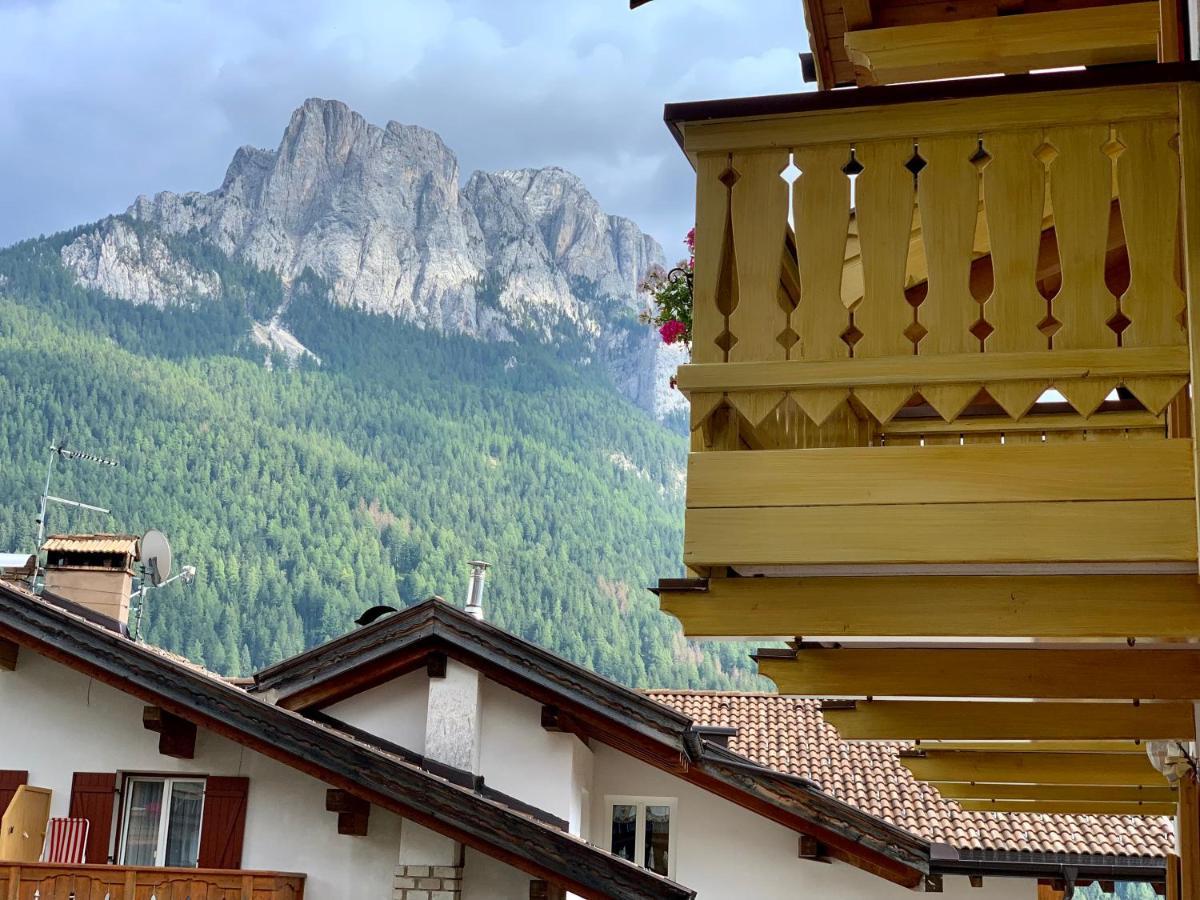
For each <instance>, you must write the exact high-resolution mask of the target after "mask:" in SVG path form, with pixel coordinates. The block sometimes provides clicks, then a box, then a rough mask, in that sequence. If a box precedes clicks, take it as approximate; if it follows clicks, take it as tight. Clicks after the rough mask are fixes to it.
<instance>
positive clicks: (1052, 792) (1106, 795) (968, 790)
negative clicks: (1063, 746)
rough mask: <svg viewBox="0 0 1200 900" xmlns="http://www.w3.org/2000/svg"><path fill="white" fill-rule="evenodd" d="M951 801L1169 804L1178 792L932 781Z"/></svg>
mask: <svg viewBox="0 0 1200 900" xmlns="http://www.w3.org/2000/svg"><path fill="white" fill-rule="evenodd" d="M930 785H931V786H932V787H933V788H935V789H936V790H937V792H938V793H939V794H941V795H942V796H943V797H945V798H946V799H948V800H1026V801H1031V800H1038V801H1048V802H1059V803H1069V802H1080V801H1082V802H1092V803H1094V802H1100V801H1107V802H1114V803H1170V804H1172V805H1174V804H1175V802H1176V801H1177V799H1178V792H1177V791H1174V790H1172V789H1171V788H1169V787H1140V786H1138V785H1130V786H1120V785H1095V784H1088V785H1083V784H1002V783H996V782H978V781H976V782H962V781H932V782H930Z"/></svg>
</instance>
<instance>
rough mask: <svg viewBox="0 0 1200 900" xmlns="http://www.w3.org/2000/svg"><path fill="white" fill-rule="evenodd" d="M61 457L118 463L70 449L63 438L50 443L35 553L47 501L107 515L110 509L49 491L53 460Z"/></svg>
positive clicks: (39, 544)
mask: <svg viewBox="0 0 1200 900" xmlns="http://www.w3.org/2000/svg"><path fill="white" fill-rule="evenodd" d="M60 457H61V458H62V459H77V460H83V461H84V462H91V463H96V464H97V465H101V466H109V467H112V468H115V467H117V466H119V465H120V463H119V462H117V461H116V460H115V459H108V458H106V457H103V456H97V455H96V454H95V453H88V452H87V451H86V450H71V449H69V448H68V447H67V442H66V441H65V440H63V441H60V442H59V443H58V445H57V446H55V445H54V444H51V445H50V463H49V464H48V465H47V466H46V486H45V488H44V489H43V490H42V503H41V508H40V509H39V510H38V520H37V525H38V533H37V546H36V547H34V548H33V552H34V553H35V554H37V553H40V552H41V550H42V541H43V540H44V539H45V537H46V505H47V504H48V503H57V504H59V505H60V506H66V507H70V508H73V509H86V510H88V511H89V512H98V513H102V514H103V515H108V514H109V513H110V512H112V510H109V509H105V508H104V507H103V506H93V505H92V504H90V503H84V502H82V501H81V500H70V499H68V498H66V497H56V496H54V495H53V494H51V493H50V476H51V475H53V474H54V461H55V460H57V459H58V458H60Z"/></svg>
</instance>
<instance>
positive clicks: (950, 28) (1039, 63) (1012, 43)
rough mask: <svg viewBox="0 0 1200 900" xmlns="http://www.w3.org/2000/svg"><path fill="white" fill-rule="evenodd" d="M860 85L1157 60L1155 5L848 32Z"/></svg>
mask: <svg viewBox="0 0 1200 900" xmlns="http://www.w3.org/2000/svg"><path fill="white" fill-rule="evenodd" d="M845 44H846V52H847V54H848V55H849V57H850V62H851V63H853V64H854V67H855V71H856V72H857V73H859V75H860V77H859V79H858V80H859V83H860V84H895V83H897V82H901V81H925V80H928V79H933V78H952V77H960V76H967V75H988V74H993V73H999V72H1009V73H1011V72H1027V71H1029V70H1030V69H1049V68H1055V67H1061V66H1080V65H1089V66H1096V65H1110V64H1112V63H1126V62H1137V61H1149V60H1153V59H1155V58H1156V56H1157V51H1158V4H1156V3H1126V4H1121V5H1118V6H1103V7H1092V8H1088V9H1060V10H1057V9H1056V10H1050V11H1047V12H1036V13H1023V14H1022V15H1016V16H982V17H977V18H953V19H948V20H943V21H935V22H928V23H922V24H904V25H897V26H892V27H890V28H869V29H864V30H858V31H850V32H847V33H846V36H845Z"/></svg>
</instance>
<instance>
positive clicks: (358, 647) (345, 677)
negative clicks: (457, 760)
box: [255, 599, 929, 886]
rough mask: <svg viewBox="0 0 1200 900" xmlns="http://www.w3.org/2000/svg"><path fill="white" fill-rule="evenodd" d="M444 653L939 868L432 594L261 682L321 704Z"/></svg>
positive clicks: (622, 742)
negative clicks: (428, 598)
mask: <svg viewBox="0 0 1200 900" xmlns="http://www.w3.org/2000/svg"><path fill="white" fill-rule="evenodd" d="M436 653H440V654H445V655H446V656H448V657H449V658H451V659H455V660H457V661H459V662H461V663H463V664H464V665H467V666H470V667H472V668H475V669H476V670H478V671H479V672H480V673H482V674H483V675H485V676H486V677H488V678H490V679H492V680H493V681H496V682H497V683H499V684H502V685H504V686H505V687H508V688H510V689H512V690H514V691H517V692H518V693H520V694H522V695H524V696H527V697H530V698H531V699H533V700H535V701H537V702H539V703H542V704H544V705H547V706H553V707H555V708H557V709H559V710H561V711H564V712H567V713H569V714H570V716H571V719H572V721H573V723H574V724H576V725H579V726H581V729H580V730H581V731H582V736H585V737H587V738H589V739H592V740H596V741H599V742H600V743H603V744H607V745H608V746H611V747H613V748H615V749H617V750H619V751H621V752H623V753H627V754H629V755H630V756H633V757H635V758H637V759H640V760H642V761H643V762H646V763H648V764H650V765H652V766H655V767H656V768H659V769H662V770H664V771H667V772H671V773H673V774H675V775H676V776H678V777H679V778H682V779H683V780H685V781H688V782H690V783H692V784H695V785H697V786H699V787H702V788H704V789H705V790H708V791H710V792H712V793H715V794H717V795H718V796H721V797H724V798H725V799H727V800H729V801H731V802H733V803H735V804H737V805H739V806H741V807H743V808H746V809H749V810H751V811H753V812H756V813H758V814H760V815H763V816H765V817H767V818H769V819H771V820H772V821H775V822H778V823H780V824H782V825H784V826H786V827H788V828H792V829H793V830H795V831H798V832H801V833H806V834H812V835H813V836H814V837H816V838H817V839H818V840H820V841H821V842H822V843H824V844H826V845H827V846H828V847H831V848H834V852H836V853H837V854H838V858H840V859H842V860H844V861H845V862H848V863H850V864H851V865H855V866H857V867H859V868H862V869H864V870H865V871H868V872H871V873H872V874H875V875H879V876H880V877H883V878H886V879H888V880H890V881H893V882H896V883H898V884H905V885H909V886H911V885H914V884H916V883H917V882H918V881H919V880H920V877H921V876H922V875H923V874H924V873H925V872H926V871H928V863H929V844H928V843H927V842H926V841H924V840H922V839H920V838H917V837H915V836H914V835H912V834H910V833H909V832H907V831H904V830H903V829H900V828H896V827H895V826H893V825H890V824H889V823H887V822H885V821H883V820H882V819H878V818H876V817H874V816H871V815H868V814H866V813H864V812H862V811H861V810H858V809H856V808H854V807H851V806H848V805H846V804H844V803H841V802H839V801H837V800H835V799H834V798H832V797H830V796H829V795H828V794H825V793H824V792H823V791H821V790H820V788H819V786H817V785H815V784H813V783H812V782H802V780H798V779H795V778H792V777H790V776H787V775H785V774H783V773H779V772H773V771H771V770H769V769H765V768H762V767H760V766H757V765H755V764H754V763H752V762H751V761H750V760H747V759H745V758H744V757H740V756H738V755H737V754H734V753H730V752H729V751H726V750H721V749H720V748H718V747H716V746H715V745H713V744H712V743H710V742H707V741H704V740H702V737H701V735H700V734H698V733H697V732H696V731H695V730H694V729H693V725H692V720H691V719H690V718H688V717H687V716H685V715H683V714H682V713H679V712H677V711H675V710H673V709H670V708H668V707H665V706H663V705H662V704H660V703H656V702H655V701H653V700H650V699H649V698H647V697H645V696H643V695H642V694H639V693H637V692H636V691H631V690H629V689H627V688H624V687H621V686H620V685H617V684H614V683H613V682H611V681H609V680H608V679H606V678H602V677H601V676H599V675H596V674H595V673H594V672H590V671H588V670H587V669H584V668H582V667H580V666H576V665H574V664H573V663H570V662H567V661H566V660H563V659H561V658H559V657H557V656H555V655H554V654H552V653H548V652H546V651H545V650H542V649H541V648H539V647H536V646H534V645H533V644H530V643H528V642H527V641H523V640H521V639H520V638H517V637H515V636H514V635H511V634H509V633H507V632H505V631H503V630H501V629H499V628H496V627H495V626H492V625H489V624H487V623H486V622H480V621H478V620H476V619H474V618H472V617H470V616H468V615H466V614H464V613H463V612H462V611H461V610H458V609H456V608H454V607H452V606H449V605H448V604H446V603H445V602H443V601H440V600H436V599H431V600H427V601H425V602H423V603H420V604H418V605H417V606H414V607H411V608H410V609H407V610H404V611H401V612H399V613H397V614H395V615H391V616H388V617H386V618H384V619H381V620H380V621H378V622H376V623H374V624H372V625H368V626H366V627H364V628H360V629H358V630H357V631H354V632H351V633H349V634H347V635H344V636H342V637H340V638H336V639H334V640H333V641H330V642H328V643H326V644H323V645H321V646H320V647H317V648H314V649H313V650H310V651H307V652H305V653H302V654H300V655H298V656H295V657H292V658H291V659H288V660H284V661H283V662H281V663H278V664H276V665H274V666H271V667H269V668H267V669H264V670H262V671H261V672H259V673H257V674H256V676H255V681H256V687H255V690H256V691H258V692H273V694H274V697H275V702H277V703H279V704H280V705H284V706H287V707H288V708H291V709H298V710H308V711H311V710H312V709H314V708H317V707H320V706H327V705H329V704H331V703H333V702H336V701H337V700H339V699H344V698H345V697H348V696H351V695H352V694H354V693H358V692H360V691H363V690H366V689H368V688H370V687H373V686H376V685H378V684H381V683H383V682H384V681H387V680H388V679H390V678H394V677H397V676H398V675H400V674H403V673H404V672H407V671H414V670H416V669H418V668H420V667H421V666H423V665H425V661H426V659H427V658H428V657H429V656H430V655H431V654H436Z"/></svg>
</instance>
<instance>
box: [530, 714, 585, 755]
mask: <svg viewBox="0 0 1200 900" xmlns="http://www.w3.org/2000/svg"><path fill="white" fill-rule="evenodd" d="M542 727H543V728H544V729H546V730H547V731H551V732H556V733H558V734H573V735H575V737H577V738H579V740H581V741H583V745H584V746H585V747H586V746H589V744H588V738H589V736H590V732H589V731H588V729H587V728H586V727H585V726H584V724H583V723H582V722H580V721H579V720H578V719H576V718H575V717H574V716H572V715H571V714H570V713H565V712H563V711H562V710H561V709H559V708H558V707H557V706H543V707H542Z"/></svg>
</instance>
